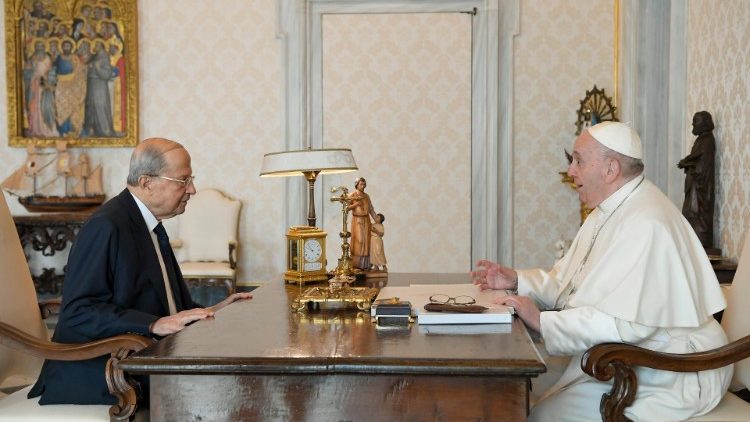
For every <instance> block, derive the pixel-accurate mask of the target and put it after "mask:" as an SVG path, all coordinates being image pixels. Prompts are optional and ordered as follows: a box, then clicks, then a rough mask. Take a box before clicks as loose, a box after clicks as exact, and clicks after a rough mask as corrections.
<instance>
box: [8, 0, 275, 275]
mask: <svg viewBox="0 0 750 422" xmlns="http://www.w3.org/2000/svg"><path fill="white" fill-rule="evenodd" d="M138 9H139V10H138V18H139V26H138V29H139V47H140V56H139V58H140V69H139V72H140V113H139V118H140V138H142V139H143V138H147V137H151V136H164V137H168V138H171V139H175V140H178V141H180V142H182V143H183V144H185V146H186V147H187V148H188V150H189V151H190V152H191V154H192V157H193V171H194V173H195V174H196V176H197V179H196V185H197V187H198V188H199V189H200V188H206V187H213V188H218V189H220V190H222V191H225V192H227V193H229V194H231V195H233V196H235V197H237V198H239V199H241V200H242V202H243V208H242V212H241V223H240V239H241V246H240V247H241V249H240V280H243V281H244V280H263V279H267V278H269V277H272V276H273V275H274V274H278V273H280V272H281V269H282V267H283V265H284V263H283V255H282V254H281V253H279V252H280V251H281V250H282V248H283V242H282V238H283V235H284V228H283V227H282V224H281V222H280V221H279V219H278V216H279V215H281V214H282V210H283V208H282V207H283V198H282V197H283V192H282V191H281V189H282V187H283V184H282V183H280V182H275V181H269V180H265V179H260V178H259V177H258V173H259V171H260V162H261V159H262V156H263V154H264V153H266V152H270V151H278V150H281V149H283V139H282V137H283V135H282V130H281V118H282V117H281V116H282V103H281V101H282V100H281V98H282V96H281V86H282V84H281V59H280V44H279V42H278V40H277V39H276V38H275V36H276V32H275V31H276V12H275V11H276V2H275V1H274V0H250V1H248V0H222V1H220V2H209V1H205V0H179V1H177V0H147V1H139V2H138ZM0 49H1V50H2V51H1V52H0V55H2V56H3V57H4V56H5V45H4V43H3V44H2V47H0ZM5 89H6V88H5V66H0V91H2V92H5ZM2 98H3V100H2V101H0V128H2V129H0V133H2V134H4V135H5V134H7V132H6V129H5V128H6V127H7V122H6V112H5V111H6V107H7V104H6V101H5V95H2ZM6 136H7V135H6ZM6 136H2V137H0V177H5V176H6V175H7V174H9V173H10V171H11V169H12V168H14V167H16V166H18V165H20V164H21V163H22V162H23V160H24V156H25V151H24V150H23V149H19V148H9V147H8V146H7V138H6ZM130 152H131V149H130V148H117V149H115V148H107V149H90V150H89V153H90V155H91V156H92V161H93V162H95V163H102V164H103V165H104V182H105V184H106V186H105V189H106V192H107V195H108V196H109V197H111V196H113V195H116V194H117V193H118V192H120V190H121V189H122V188H123V187H124V186H125V177H126V174H127V164H128V158H129V156H130ZM6 198H7V196H6ZM9 203H10V205H11V206H12V207H13V208H12V209H11V211H12V212H14V213H22V212H24V211H23V208H22V207H20V206H19V205H18V203H17V202H16V201H15V200H14V199H12V198H10V199H9Z"/></svg>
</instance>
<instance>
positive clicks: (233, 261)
mask: <svg viewBox="0 0 750 422" xmlns="http://www.w3.org/2000/svg"><path fill="white" fill-rule="evenodd" d="M229 268H231V269H235V268H237V241H236V240H231V241H229Z"/></svg>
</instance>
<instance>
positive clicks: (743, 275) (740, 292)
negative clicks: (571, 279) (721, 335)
mask: <svg viewBox="0 0 750 422" xmlns="http://www.w3.org/2000/svg"><path fill="white" fill-rule="evenodd" d="M748 309H750V232H749V233H748V235H746V239H745V245H744V247H743V249H742V255H741V257H740V261H739V263H738V265H737V273H736V274H735V277H734V280H733V282H732V286H731V289H730V292H729V294H728V295H727V308H726V309H725V310H724V313H723V315H722V319H721V325H722V327H723V328H724V331H725V332H726V334H727V337H728V338H729V341H730V343H729V344H727V345H726V346H724V347H720V348H718V349H713V350H710V351H706V352H700V353H690V354H684V355H680V354H669V353H658V352H653V351H651V350H646V349H643V348H640V347H637V346H632V345H628V344H622V343H603V344H599V345H596V346H594V347H592V348H590V349H589V350H588V351H586V353H585V354H584V356H583V359H582V361H581V367H582V368H583V370H584V371H585V372H586V373H587V374H589V375H591V376H592V377H594V378H596V379H598V380H600V381H609V380H611V379H613V378H614V383H613V386H612V389H611V390H610V392H609V393H608V394H604V395H603V396H602V400H601V403H600V412H601V415H602V420H604V421H607V422H609V421H616V422H620V421H627V420H628V419H627V417H626V416H625V415H624V411H625V408H627V407H628V406H630V405H631V404H632V403H633V401H634V399H635V396H636V391H637V389H638V379H637V377H636V375H635V371H634V368H635V367H638V366H643V367H648V368H653V369H661V370H667V371H677V372H698V371H705V370H709V369H716V368H721V367H723V366H727V365H731V364H734V365H735V366H734V378H733V379H732V387H730V390H731V391H738V390H741V389H743V388H749V387H750V359H747V360H746V358H748V357H750V317H749V315H748V313H747V310H748ZM689 420H690V421H691V422H695V421H714V422H719V421H748V420H750V403H748V402H746V401H744V400H742V399H741V398H739V397H737V396H736V395H735V394H733V393H731V392H729V393H727V394H725V395H724V397H723V398H722V400H721V402H720V403H719V405H718V406H717V407H716V408H715V409H713V410H712V411H710V412H709V413H708V414H706V415H703V416H698V417H694V418H691V419H689Z"/></svg>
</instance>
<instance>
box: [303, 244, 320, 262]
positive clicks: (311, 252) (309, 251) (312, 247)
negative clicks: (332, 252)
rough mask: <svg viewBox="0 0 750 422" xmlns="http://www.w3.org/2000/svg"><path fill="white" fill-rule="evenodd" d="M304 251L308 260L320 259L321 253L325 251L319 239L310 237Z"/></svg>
mask: <svg viewBox="0 0 750 422" xmlns="http://www.w3.org/2000/svg"><path fill="white" fill-rule="evenodd" d="M304 253H305V261H306V262H315V261H317V260H319V259H320V255H321V254H322V253H323V247H322V246H321V245H320V242H319V241H318V240H316V239H309V240H308V241H307V242H305V251H304Z"/></svg>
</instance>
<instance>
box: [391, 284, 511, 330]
mask: <svg viewBox="0 0 750 422" xmlns="http://www.w3.org/2000/svg"><path fill="white" fill-rule="evenodd" d="M435 294H444V295H447V296H450V297H458V296H471V297H473V298H474V299H475V300H476V304H477V305H481V306H485V307H487V308H489V309H487V310H486V311H484V312H482V313H457V312H429V311H426V310H425V309H424V305H426V304H428V303H430V296H432V295H435ZM506 295H507V293H506V292H505V291H504V290H485V291H481V290H480V289H479V287H477V286H475V285H473V284H469V283H464V284H412V285H411V286H408V287H402V286H398V287H388V286H386V287H384V288H383V289H381V290H380V293H379V294H378V299H385V298H391V297H397V298H399V300H401V301H408V302H411V306H412V312H413V313H414V316H416V317H417V324H420V325H424V324H507V323H511V322H513V313H514V312H513V308H511V307H508V306H503V305H496V304H494V303H492V302H493V301H494V300H495V299H498V298H501V297H503V296H506Z"/></svg>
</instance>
